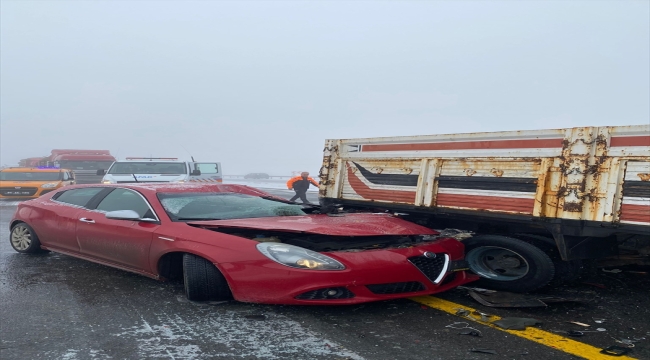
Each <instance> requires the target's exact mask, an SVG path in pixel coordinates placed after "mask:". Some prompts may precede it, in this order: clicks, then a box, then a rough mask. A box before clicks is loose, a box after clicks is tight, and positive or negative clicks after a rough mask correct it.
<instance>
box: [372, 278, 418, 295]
mask: <svg viewBox="0 0 650 360" xmlns="http://www.w3.org/2000/svg"><path fill="white" fill-rule="evenodd" d="M366 287H367V288H368V290H370V291H372V292H373V293H375V294H380V295H383V294H401V293H408V292H416V291H422V290H425V288H424V285H422V283H420V282H417V281H409V282H398V283H390V284H374V285H366Z"/></svg>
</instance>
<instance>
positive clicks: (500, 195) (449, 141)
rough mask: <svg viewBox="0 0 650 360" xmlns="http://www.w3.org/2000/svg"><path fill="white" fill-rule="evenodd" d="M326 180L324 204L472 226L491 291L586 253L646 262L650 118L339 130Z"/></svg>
mask: <svg viewBox="0 0 650 360" xmlns="http://www.w3.org/2000/svg"><path fill="white" fill-rule="evenodd" d="M320 177H321V186H320V198H321V203H322V205H324V206H330V208H332V207H331V206H333V205H335V206H340V205H342V206H344V207H347V208H361V209H375V210H384V211H385V210H391V211H399V212H403V213H405V214H406V217H407V218H409V219H411V220H414V221H416V222H419V223H421V224H425V225H427V226H430V227H432V228H435V229H459V230H461V231H462V232H465V236H466V235H467V234H466V233H467V232H470V233H472V234H473V235H474V236H471V237H467V238H465V239H464V240H463V242H464V243H465V246H466V251H467V255H466V259H467V261H468V263H469V266H470V268H471V269H472V271H474V272H476V273H477V274H479V275H481V276H482V279H481V280H480V281H481V282H482V284H481V285H483V286H486V287H491V288H493V289H497V290H509V291H517V292H526V291H533V290H537V289H539V288H541V287H543V286H545V285H547V284H549V283H551V282H553V283H562V282H564V281H568V280H574V279H575V278H577V277H578V276H579V275H580V272H581V268H582V266H583V263H584V262H583V260H584V259H603V258H607V260H606V261H608V262H609V264H610V265H620V264H628V263H637V264H639V263H641V264H650V126H649V125H638V126H612V127H581V128H570V129H554V130H533V131H511V132H492V133H468V134H452V135H428V136H412V137H387V138H368V139H345V140H341V139H339V140H337V139H333V140H327V141H326V143H325V150H324V157H323V166H322V168H321V172H320ZM462 237H464V236H459V238H462Z"/></svg>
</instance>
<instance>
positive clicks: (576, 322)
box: [567, 321, 591, 327]
mask: <svg viewBox="0 0 650 360" xmlns="http://www.w3.org/2000/svg"><path fill="white" fill-rule="evenodd" d="M567 322H568V323H569V324H575V325H580V326H583V327H590V326H591V325H589V324H585V323H581V322H578V321H567Z"/></svg>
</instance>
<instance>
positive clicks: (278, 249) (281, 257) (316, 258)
mask: <svg viewBox="0 0 650 360" xmlns="http://www.w3.org/2000/svg"><path fill="white" fill-rule="evenodd" d="M257 250H259V251H260V252H261V253H262V254H264V255H265V256H266V257H268V258H269V259H271V260H273V261H275V262H277V263H280V264H282V265H285V266H289V267H292V268H296V269H305V270H345V266H344V265H343V264H341V263H340V262H338V261H336V260H334V259H332V258H331V257H329V256H325V255H323V254H319V253H317V252H315V251H311V250H307V249H304V248H301V247H298V246H293V245H288V244H278V243H267V242H264V243H259V244H257Z"/></svg>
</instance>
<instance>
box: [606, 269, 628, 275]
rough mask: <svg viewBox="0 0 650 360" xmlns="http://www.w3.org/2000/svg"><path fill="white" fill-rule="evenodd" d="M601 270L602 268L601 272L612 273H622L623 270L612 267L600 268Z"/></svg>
mask: <svg viewBox="0 0 650 360" xmlns="http://www.w3.org/2000/svg"><path fill="white" fill-rule="evenodd" d="M601 270H603V272H606V273H612V274H618V273H622V272H623V270H621V269H612V270H607V269H601Z"/></svg>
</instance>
